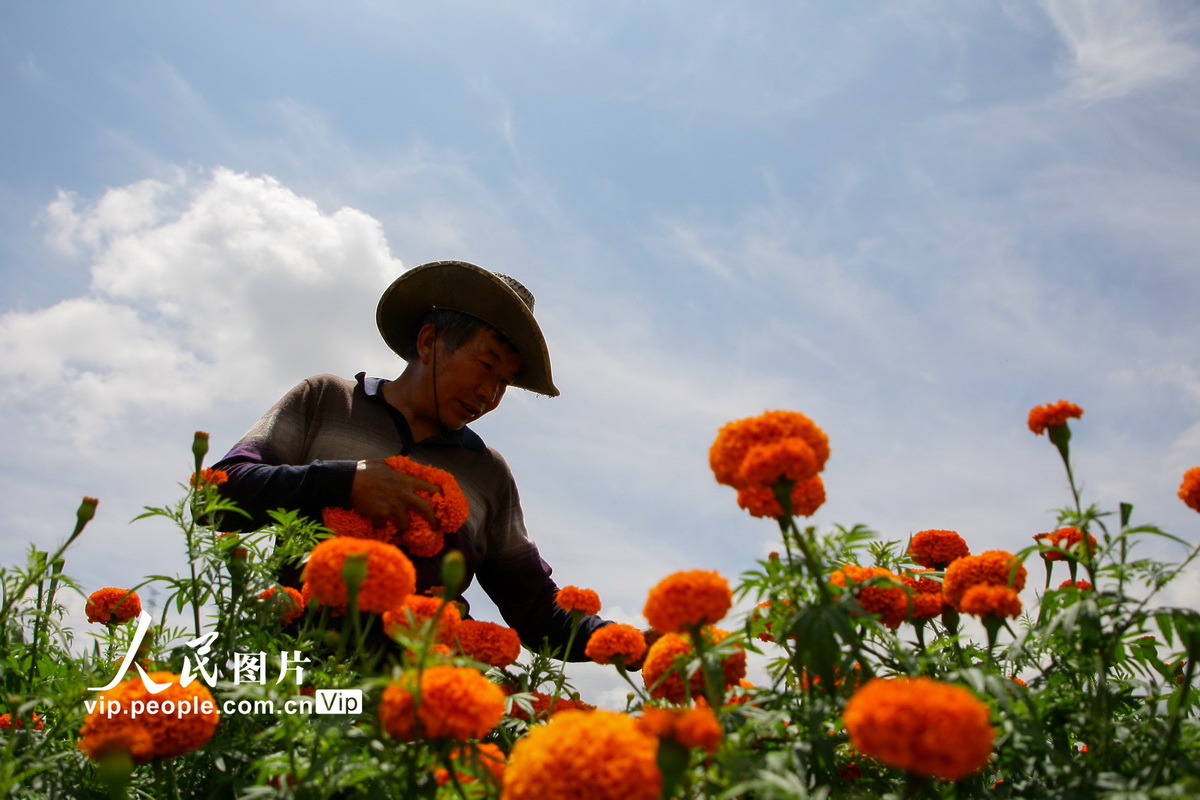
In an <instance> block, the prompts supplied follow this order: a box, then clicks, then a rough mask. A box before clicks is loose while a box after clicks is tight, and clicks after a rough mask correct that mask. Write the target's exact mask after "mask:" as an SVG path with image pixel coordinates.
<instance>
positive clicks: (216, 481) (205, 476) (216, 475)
mask: <svg viewBox="0 0 1200 800" xmlns="http://www.w3.org/2000/svg"><path fill="white" fill-rule="evenodd" d="M227 480H229V473H227V472H226V471H225V470H223V469H208V468H205V469H202V470H200V471H199V472H193V473H192V477H191V479H190V480H189V483H191V485H192V486H196V487H201V486H220V485H221V484H222V483H225V481H227Z"/></svg>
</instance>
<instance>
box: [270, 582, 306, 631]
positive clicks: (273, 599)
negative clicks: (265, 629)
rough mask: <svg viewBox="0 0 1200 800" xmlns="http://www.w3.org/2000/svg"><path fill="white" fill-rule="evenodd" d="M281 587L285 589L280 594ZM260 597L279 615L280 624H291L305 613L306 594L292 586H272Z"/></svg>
mask: <svg viewBox="0 0 1200 800" xmlns="http://www.w3.org/2000/svg"><path fill="white" fill-rule="evenodd" d="M280 589H282V590H283V593H282V594H279V590H280ZM276 595H278V596H276ZM258 597H259V599H260V600H263V601H264V602H265V603H266V604H267V607H268V608H270V609H271V610H272V611H274V612H275V613H276V614H277V615H278V617H279V624H280V625H289V624H291V623H293V622H295V621H296V620H297V619H299V618H300V615H301V614H303V613H304V608H305V605H306V603H305V602H304V596H303V595H302V594H300V592H299V591H297V590H296V589H293V588H292V587H291V586H272V587H271V588H269V589H267V590H266V591H265V592H263V593H262V594H260V595H259V596H258Z"/></svg>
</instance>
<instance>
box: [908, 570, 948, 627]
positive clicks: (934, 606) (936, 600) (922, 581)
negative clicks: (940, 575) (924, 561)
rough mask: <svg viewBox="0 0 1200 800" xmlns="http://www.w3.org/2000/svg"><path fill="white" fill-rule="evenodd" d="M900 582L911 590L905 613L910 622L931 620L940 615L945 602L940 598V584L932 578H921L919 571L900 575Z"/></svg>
mask: <svg viewBox="0 0 1200 800" xmlns="http://www.w3.org/2000/svg"><path fill="white" fill-rule="evenodd" d="M900 582H901V583H903V584H904V585H905V586H907V587H908V588H909V589H912V592H910V593H909V595H908V609H907V612H906V613H907V616H908V619H909V620H910V621H914V622H915V621H918V620H923V619H932V618H933V617H936V616H937V615H938V614H941V613H942V608H943V606H945V603H946V600H945V598H944V597H942V585H941V584H940V583H938V582H937V581H935V580H933V579H932V578H925V577H921V575H920V571H919V570H918V571H910V572H907V573H905V574H904V575H901V576H900Z"/></svg>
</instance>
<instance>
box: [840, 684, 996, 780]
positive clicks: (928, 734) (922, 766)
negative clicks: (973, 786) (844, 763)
mask: <svg viewBox="0 0 1200 800" xmlns="http://www.w3.org/2000/svg"><path fill="white" fill-rule="evenodd" d="M989 716H990V715H989V712H988V707H987V705H986V704H985V703H983V701H981V700H980V699H979V698H977V697H976V696H975V695H973V694H971V692H970V691H968V690H967V689H964V688H962V687H961V686H952V685H950V684H948V683H942V682H941V681H936V680H933V679H932V678H872V679H871V680H870V681H868V682H867V683H866V685H864V686H863V687H862V688H861V689H859V690H858V691H857V692H855V694H854V696H853V697H851V698H850V701H849V702H848V703H847V704H846V710H845V712H844V713H843V715H842V720H843V722H844V723H845V726H846V731H847V732H848V733H849V734H850V741H851V743H852V744H853V745H854V746H855V747H856V748H857V749H858V750H859V752H861V753H864V754H865V755H868V756H871V757H872V758H877V759H879V760H880V761H882V762H883V763H885V764H887V765H889V766H892V767H899V768H901V769H906V770H908V771H909V772H911V773H913V774H915V775H919V776H924V777H932V778H942V779H944V780H950V781H957V780H959V779H960V778H963V777H966V776H967V775H970V774H972V773H974V772H977V771H979V770H980V769H982V768H983V766H984V765H985V764H986V763H987V760H988V757H989V756H990V755H991V752H992V741H993V739H994V738H995V731H994V730H993V729H992V726H991V722H990V719H989Z"/></svg>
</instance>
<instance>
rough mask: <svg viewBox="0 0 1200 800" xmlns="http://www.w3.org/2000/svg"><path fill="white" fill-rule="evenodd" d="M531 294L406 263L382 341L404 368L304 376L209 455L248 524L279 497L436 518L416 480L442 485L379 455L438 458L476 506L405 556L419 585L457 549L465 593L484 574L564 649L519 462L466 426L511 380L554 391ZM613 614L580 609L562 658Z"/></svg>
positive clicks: (534, 640) (536, 631)
mask: <svg viewBox="0 0 1200 800" xmlns="http://www.w3.org/2000/svg"><path fill="white" fill-rule="evenodd" d="M533 305H534V300H533V295H531V294H530V293H529V292H528V291H527V290H526V289H525V287H524V286H522V285H521V284H520V283H518V282H517V281H515V280H513V279H512V278H508V277H507V276H502V275H498V274H496V273H492V272H489V271H487V270H484V269H481V268H479V267H477V266H475V265H473V264H467V263H464V262H460V261H441V262H436V263H432V264H425V265H422V266H419V267H416V268H414V269H412V270H409V271H408V272H406V273H404V274H403V275H401V276H400V277H399V278H398V279H396V281H395V282H394V283H393V284H392V285H391V286H390V287H388V289H387V290H386V291H385V292H384V293H383V296H382V297H381V298H380V300H379V306H378V309H377V312H376V322H377V324H378V326H379V332H380V333H381V334H382V335H383V338H384V341H385V342H387V344H388V346H389V347H391V348H392V350H394V351H395V352H396V353H397V354H399V355H400V356H401V357H402V358H403V359H404V360H405V361H406V362H407V364H406V366H405V368H404V370H403V372H402V373H401V374H400V376H399V377H398V378H396V379H395V380H392V381H387V380H382V379H379V378H370V377H366V376H365V374H364V373H359V374H358V375H357V376H356V379H355V380H353V381H349V380H345V379H342V378H338V377H335V376H331V375H318V376H316V377H313V378H309V379H308V380H306V381H304V382H302V383H301V384H299V385H298V386H296V387H295V388H294V389H292V390H291V391H290V392H289V393H288V394H287V395H285V396H284V397H283V398H282V399H281V400H280V401H279V402H278V403H276V404H275V406H274V407H273V408H272V409H271V410H270V411H268V412H267V414H266V415H265V416H264V417H263V418H262V419H261V420H259V421H258V423H256V424H255V425H254V427H252V428H251V429H250V431H249V432H248V433H247V434H246V435H245V436H244V437H243V438H242V440H241V441H240V442H238V443H237V444H236V445H235V446H234V447H233V449H232V450H230V451H229V453H228V454H227V455H226V456H225V458H224V459H222V460H221V461H219V462H217V463H216V464H214V465H213V467H214V469H220V470H224V471H225V472H226V473H227V474H228V476H229V479H228V481H227V482H226V483H225V484H224V485H223V486H222V491H223V492H224V494H225V495H226V496H228V497H229V498H230V499H232V500H234V501H235V502H236V503H237V504H238V505H239V506H240V507H241V508H242V509H243V510H244V511H246V512H248V513H249V514H250V520H251V521H250V522H249V523H248V524H246V527H249V528H252V527H259V526H261V525H263V524H265V523H266V522H268V517H267V512H268V511H270V510H273V509H277V508H291V509H296V510H298V511H300V512H301V513H303V514H305V515H306V516H309V517H312V518H314V519H317V520H320V518H321V510H322V509H323V508H325V507H329V506H332V507H341V508H353V509H354V510H356V511H358V512H359V513H360V514H362V515H364V516H366V517H368V518H370V519H371V520H373V521H374V522H375V523H376V524H383V523H384V522H386V521H388V520H390V521H392V522H394V523H395V524H396V525H397V526H398V527H399V528H400V529H401V530H403V529H404V528H405V527H406V526H407V524H408V512H409V510H412V511H415V512H416V513H417V514H419V515H421V516H424V517H425V518H426V519H428V520H429V521H430V523H431V524H433V525H436V524H437V522H436V518H435V517H434V514H433V509H432V507H431V506H430V504H429V503H428V501H426V500H425V499H424V498H422V497H420V496H419V495H417V494H416V492H417V490H419V489H425V490H433V489H436V488H437V487H434V486H432V485H431V484H427V483H424V482H423V481H420V480H418V479H416V478H414V477H412V476H409V475H405V474H403V473H400V472H397V471H395V470H393V469H392V468H391V467H389V466H388V465H387V464H386V463H384V459H386V458H388V457H390V456H393V455H397V454H400V455H406V456H408V457H410V458H412V459H413V460H415V461H418V462H421V463H424V464H428V465H430V466H435V467H439V468H441V469H444V470H446V471H448V472H450V473H451V474H453V475H454V476H455V479H456V480H457V481H458V484H459V486H460V488H461V489H462V490H463V492H464V494H466V496H467V499H468V501H469V503H470V515H469V517H468V520H467V522H466V524H464V525H463V527H462V528H460V529H459V530H458V531H456V532H453V533H448V534H446V536H445V539H446V546H445V548H444V549H443V550H442V552H441V553H439V554H438V555H436V556H431V557H411V556H410V557H411V558H412V561H413V564H414V566H416V568H417V590H418V592H420V591H424V590H427V589H429V588H431V587H433V586H436V585H438V584H440V582H441V558H442V556H443V555H444V554H445V553H447V552H449V551H451V550H458V551H460V552H462V554H463V556H464V559H465V562H466V567H467V571H466V580H465V581H464V583H463V585H462V586H461V587H460V592H461V591H462V590H464V589H466V587H467V585H469V584H470V582H471V580H472V578H474V577H477V578H478V579H479V584H480V586H481V587H482V588H483V589H484V591H485V592H487V594H488V596H489V597H491V599H492V600H493V602H495V604H496V607H497V608H498V609H499V610H500V613H501V615H502V616H503V617H504V620H505V622H506V623H507V624H508V625H509V626H510V627H512V628H514V629H516V631H517V633H518V634H519V635H520V637H521V641H522V642H523V643H524V644H525V645H526V646H528V647H531V648H533V649H539V648H540V647H541V646H542V644H543V642H544V641H545V642H548V643H549V644H550V645H551V646H552V647H555V648H557V649H559V650H560V651H561V650H563V649H564V648H565V647H566V644H567V640H568V638H569V634H570V630H571V617H570V615H569V614H568V613H567V612H565V611H563V610H562V609H561V608H559V607H558V605H557V603H556V602H555V595H556V593H557V591H558V587H557V586H556V585H555V583H554V581H553V580H552V579H551V577H550V575H551V569H550V566H549V565H548V564H546V562H545V561H543V560H542V558H541V556H540V555H539V553H538V550H537V547H536V546H535V545H534V543H533V542H532V541H531V540H530V539H529V537H528V535H527V533H526V530H525V523H524V518H523V514H522V511H521V504H520V500H519V498H518V495H517V487H516V483H515V482H514V481H513V477H512V473H511V472H510V471H509V469H508V465H507V464H506V463H505V462H504V459H503V458H502V457H501V456H500V454H499V453H497V452H496V451H495V450H493V449H491V448H490V447H488V446H487V445H485V444H484V443H483V440H482V439H480V438H479V436H478V435H477V434H475V433H474V431H472V430H471V429H470V428H468V427H467V423H469V422H473V421H474V420H477V419H479V418H480V417H482V416H483V415H484V414H487V413H489V412H491V411H492V410H493V409H495V408H496V407H497V406H498V405H499V404H500V401H501V399H502V398H503V397H504V392H505V390H506V389H507V388H508V387H509V386H517V387H519V388H522V389H527V390H529V391H533V392H537V393H539V394H544V395H548V396H550V397H554V396H557V395H558V389H557V388H555V386H554V382H553V380H552V378H551V374H550V357H549V354H548V352H547V349H546V342H545V339H544V337H543V336H542V332H541V329H540V328H539V327H538V324H537V321H536V320H535V319H534V316H533ZM460 599H461V597H460ZM605 624H607V623H606V621H604V620H602V619H600V618H598V617H594V616H593V617H587V618H585V619H584V620H583V623H582V626H581V628H580V631H579V633H578V635H577V637H576V640H575V645H574V646H573V648H572V652H571V653H569V654H567V655H568V657H569V658H570V659H571V660H584V659H585V657H584V656H583V647H584V645H585V644H586V642H587V640H588V638H589V637H590V636H591V634H592V632H593V631H594V630H595V629H597V628H599V627H601V626H603V625H605Z"/></svg>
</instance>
